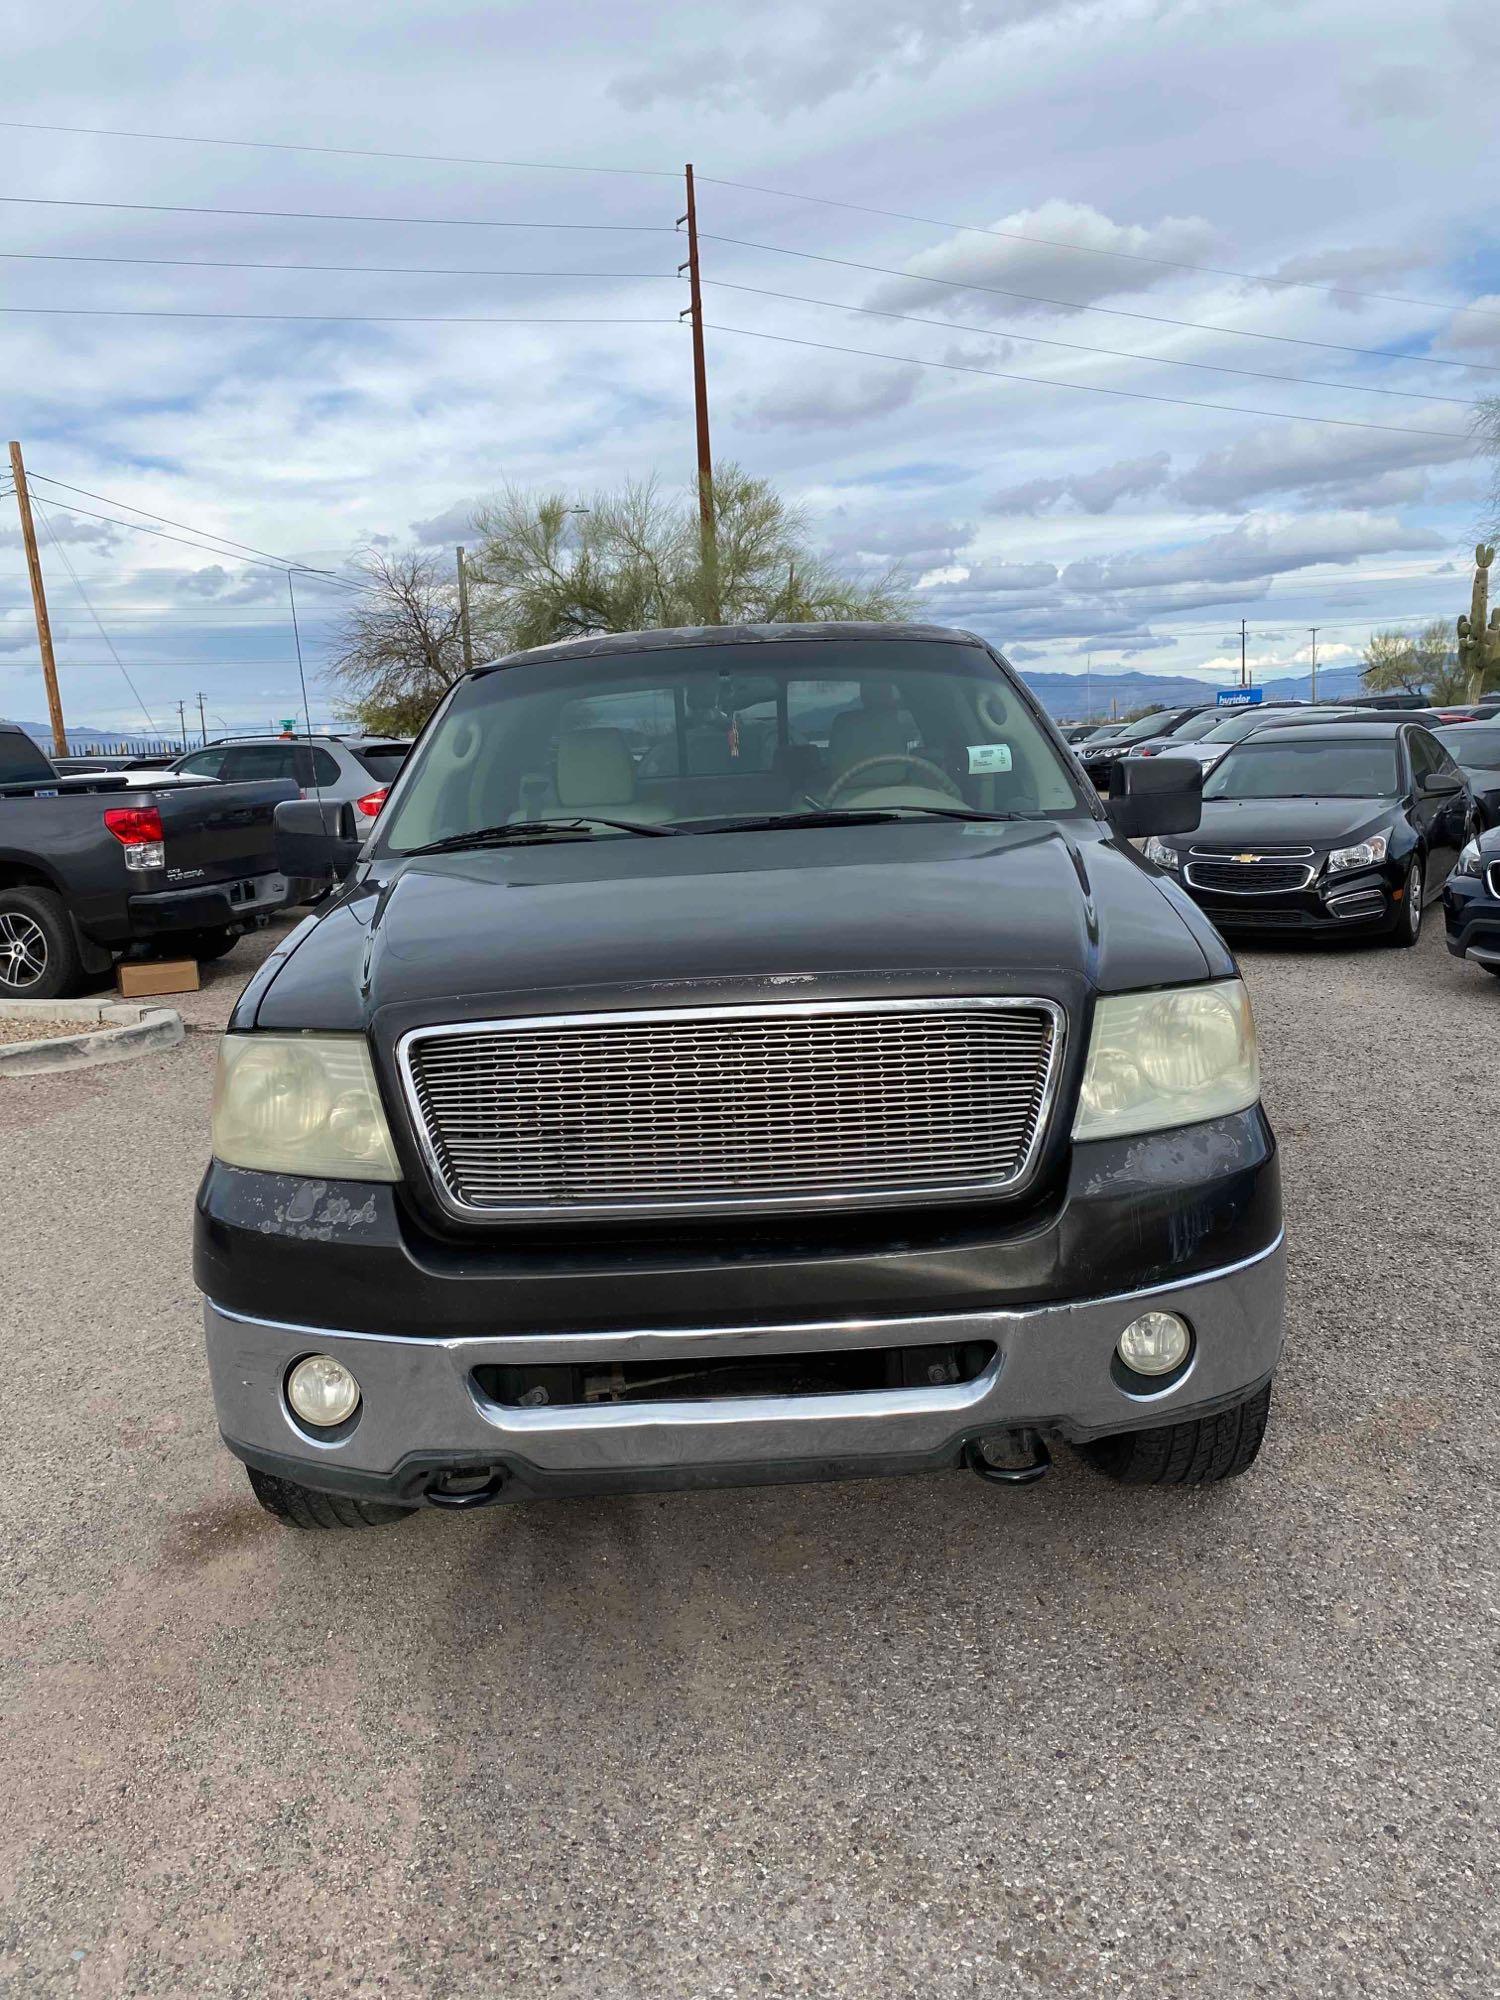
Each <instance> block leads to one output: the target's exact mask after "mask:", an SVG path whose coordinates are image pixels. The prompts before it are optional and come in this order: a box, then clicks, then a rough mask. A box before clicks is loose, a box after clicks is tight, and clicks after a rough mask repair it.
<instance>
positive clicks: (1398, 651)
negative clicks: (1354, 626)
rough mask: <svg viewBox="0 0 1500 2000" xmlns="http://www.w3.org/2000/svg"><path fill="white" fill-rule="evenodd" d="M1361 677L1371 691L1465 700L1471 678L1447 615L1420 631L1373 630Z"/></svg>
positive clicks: (1431, 699) (1444, 700)
mask: <svg viewBox="0 0 1500 2000" xmlns="http://www.w3.org/2000/svg"><path fill="white" fill-rule="evenodd" d="M1360 679H1361V681H1362V682H1363V683H1364V686H1365V687H1366V689H1367V690H1368V691H1369V692H1370V693H1371V694H1393V693H1406V694H1425V695H1426V696H1427V698H1428V699H1429V700H1430V701H1435V702H1449V701H1462V700H1464V698H1465V692H1466V688H1467V679H1466V676H1465V674H1464V672H1463V670H1462V668H1461V667H1460V665H1459V662H1458V651H1457V645H1456V642H1455V638H1454V634H1453V632H1452V630H1451V628H1450V627H1449V625H1448V622H1447V620H1446V619H1443V618H1434V619H1433V620H1432V622H1431V624H1429V625H1424V626H1423V627H1422V629H1421V631H1420V632H1397V631H1387V632H1372V633H1371V634H1370V639H1369V644H1368V645H1367V646H1366V647H1365V659H1364V665H1363V667H1362V668H1361V669H1360Z"/></svg>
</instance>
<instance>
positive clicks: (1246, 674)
mask: <svg viewBox="0 0 1500 2000" xmlns="http://www.w3.org/2000/svg"><path fill="white" fill-rule="evenodd" d="M1249 685H1250V670H1249V668H1248V667H1247V666H1246V665H1245V621H1244V619H1243V618H1242V619H1241V620H1240V686H1241V687H1242V688H1247V687H1249Z"/></svg>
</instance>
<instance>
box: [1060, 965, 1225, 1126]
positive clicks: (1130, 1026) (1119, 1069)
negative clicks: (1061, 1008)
mask: <svg viewBox="0 0 1500 2000" xmlns="http://www.w3.org/2000/svg"><path fill="white" fill-rule="evenodd" d="M1259 1097H1260V1062H1259V1059H1258V1057H1257V1055H1256V1050H1255V1023H1254V1021H1253V1020H1252V1019H1251V1015H1250V997H1249V995H1248V994H1247V993H1246V991H1245V988H1244V985H1243V983H1242V982H1241V981H1240V980H1238V979H1224V980H1220V981H1218V982H1217V983H1216V984H1214V985H1212V986H1179V987H1174V988H1169V989H1168V990H1167V991H1166V992H1164V993H1121V994H1111V995H1109V996H1107V997H1106V998H1104V999H1101V1000H1100V1001H1099V1002H1098V1004H1097V1005H1096V1006H1095V1008H1094V1032H1093V1036H1092V1039H1091V1040H1090V1042H1089V1054H1088V1062H1087V1064H1086V1065H1085V1067H1084V1073H1083V1090H1082V1092H1081V1094H1080V1096H1079V1100H1078V1116H1077V1118H1076V1119H1075V1120H1074V1122H1073V1137H1074V1138H1075V1139H1117V1138H1120V1137H1122V1136H1123V1135H1125V1134H1126V1133H1129V1132H1157V1131H1161V1130H1162V1129H1164V1128H1165V1127H1167V1126H1172V1125H1196V1124H1200V1123H1201V1122H1202V1121H1203V1120H1204V1119H1205V1118H1223V1117H1225V1116H1227V1114H1228V1113H1230V1112H1231V1111H1244V1110H1246V1109H1248V1107H1249V1106H1250V1105H1252V1104H1254V1103H1256V1102H1257V1100H1258V1099H1259Z"/></svg>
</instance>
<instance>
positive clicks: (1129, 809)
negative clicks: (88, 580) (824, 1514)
mask: <svg viewBox="0 0 1500 2000" xmlns="http://www.w3.org/2000/svg"><path fill="white" fill-rule="evenodd" d="M1111 784H1112V787H1113V793H1114V795H1113V796H1112V797H1111V798H1110V800H1109V802H1108V805H1107V806H1106V804H1105V803H1103V802H1102V801H1100V800H1099V798H1098V797H1097V796H1096V794H1095V792H1094V789H1093V787H1092V786H1091V785H1090V784H1089V783H1088V782H1087V780H1086V779H1085V778H1084V777H1083V775H1082V773H1081V772H1080V771H1079V769H1078V766H1077V764H1076V762H1075V761H1074V759H1073V758H1072V757H1071V756H1070V755H1069V754H1068V752H1067V751H1066V749H1065V748H1064V746H1063V744H1062V741H1061V739H1060V738H1059V736H1058V735H1057V732H1056V730H1055V729H1054V728H1053V727H1052V725H1051V724H1050V723H1049V722H1048V720H1047V719H1046V717H1045V715H1044V714H1043V713H1042V712H1041V710H1040V709H1039V708H1038V707H1037V705H1036V703H1035V702H1034V701H1033V699H1032V697H1031V696H1030V694H1029V693H1028V692H1027V690H1026V689H1025V688H1024V686H1023V685H1022V684H1021V683H1020V682H1019V680H1018V679H1017V678H1016V677H1015V676H1014V674H1013V673H1012V672H1011V670H1010V668H1009V667H1008V666H1007V665H1006V663H1005V661H1004V660H1003V659H1001V658H1000V656H999V655H997V654H996V653H995V652H993V651H992V650H991V649H990V648H989V647H988V646H987V645H986V644H985V643H984V642H983V641H982V640H980V639H977V638H975V637H973V636H972V635H970V634H968V633H964V632H953V631H946V630H943V629H940V628H936V627H922V626H901V625H892V626H848V625H830V626H752V627H741V628H724V629H716V630H712V631H685V632H648V633H639V634H635V635H613V636H611V637H608V638H597V639H585V640H579V641H574V642H571V643H568V644H564V645H559V646H552V647H547V648H544V649H542V650H540V651H538V652H534V653H528V654H519V655H515V656H513V657H511V658H508V659H504V660H501V661H498V662H496V663H495V664H494V665H492V666H488V667H484V668H480V669H477V670H476V671H475V672H473V673H472V674H469V675H467V676H465V677H464V678H463V679H461V680H460V681H459V682H458V683H457V684H456V685H455V687H454V688H453V689H452V690H451V691H450V692H449V694H448V695H447V696H446V697H445V698H444V701H443V704H442V705H441V707H440V708H439V709H438V711H437V713H436V714H435V716H434V717H433V719H432V720H431V721H430V722H429V724H428V726H427V728H426V730H425V731H424V733H423V735H422V737H421V738H420V740H419V742H418V744H417V746H416V748H415V750H414V751H413V753H412V756H411V758H410V760H409V762H408V763H407V764H406V766H405V767H404V768H403V770H402V772H401V774H400V776H399V777H398V778H397V779H396V781H395V784H394V786H393V788H392V791H391V794H390V798H389V802H388V803H387V805H386V807H385V810H384V811H383V812H382V813H381V815H380V817H379V819H378V820H377V821H376V822H375V824H374V827H373V829H371V830H370V831H369V832H368V834H367V835H366V837H365V838H364V839H363V841H362V842H361V841H359V840H358V839H356V838H355V833H354V825H355V822H354V815H353V812H352V810H351V809H350V807H349V806H348V805H347V804H334V803H332V802H326V801H325V802H319V801H315V800H311V799H309V800H298V801H292V802H290V803H288V804H285V805H282V806H280V807H278V809H277V814H276V819H277V828H278V838H279V841H280V847H279V853H280V859H281V866H282V870H283V872H284V873H285V874H287V875H289V876H299V877H309V878H311V877H317V876H319V875H322V876H323V877H324V878H325V879H327V878H328V877H330V876H333V875H337V876H338V877H339V878H340V880H341V881H342V885H343V886H342V887H341V888H340V889H339V891H338V892H337V893H336V894H335V895H334V896H333V897H332V898H331V899H330V900H329V901H328V903H327V904H326V906H325V907H324V909H323V910H322V911H321V912H320V913H319V914H318V915H316V916H314V917H312V918H311V919H309V920H308V922H307V923H305V924H304V925H303V926H302V927H301V928H300V929H299V930H297V931H296V932H294V933H293V934H292V935H291V936H290V937H288V938H287V939H286V940H285V941H284V942H283V943H282V945H281V946H280V947H279V948H278V950H277V951H276V952H274V953H273V954H272V956H271V957H270V958H269V959H268V960H267V961H266V963H265V964H264V966H263V967H262V968H261V969H260V971H259V972H258V973H257V974H256V976H255V978H254V979H253V980H252V982H251V983H250V985H249V986H248V987H247V989H246V991H245V993H244V995H243V996H242V998H241V1000H240V1003H239V1006H238V1008H237V1010H236V1012H235V1014H234V1017H233V1019H232V1020H231V1023H230V1030H229V1033H228V1034H227V1035H226V1036H225V1038H224V1041H223V1044H222V1050H221V1059H220V1060H221V1069H220V1076H219V1085H218V1090H217V1094H216V1100H215V1110H214V1121H213V1156H214V1157H213V1160H212V1162H211V1164H210V1166H209V1169H208V1172H207V1175H206V1177H205V1179H204V1182H203V1185H202V1189H201V1192H200V1195H199V1202H198V1218H197V1233H196V1275H197V1280H198V1284H199V1286H200V1287H201V1289H202V1290H203V1292H204V1293H205V1294H206V1322H207V1333H208V1356H209V1366H210V1370H211V1374H212V1378H213V1384H214V1393H215V1398H216V1402H217V1407H218V1415H219V1424H220V1429H221V1432H222V1434H223V1436H224V1439H225V1441H226V1442H227V1443H228V1445H229V1447H230V1449H231V1450H232V1451H233V1452H235V1453H236V1454H237V1455H238V1456H239V1457H240V1458H241V1459H242V1460H244V1461H245V1463H246V1464H247V1465H248V1467H249V1469H250V1479H251V1483H252V1485H253V1487H254V1489H255V1492H256V1494H257V1495H258V1496H259V1498H260V1500H261V1503H262V1504H263V1505H264V1506H265V1507H267V1508H268V1509H269V1510H270V1511H271V1512H272V1513H274V1514H276V1515H278V1516H280V1517H281V1518H282V1519H283V1520H286V1521H289V1522H291V1523H293V1524H294V1525H296V1526H298V1527H305V1528H312V1527H358V1526H361V1525H365V1524H370V1523H373V1522H376V1521H380V1520H390V1519H393V1518H395V1517H396V1516H398V1515H399V1514H401V1513H403V1512H406V1511H409V1510H411V1509H412V1508H415V1507H419V1506H431V1507H438V1508H468V1507H473V1506H479V1505H483V1504H485V1503H487V1502H489V1501H493V1500H502V1501H505V1500H520V1499H526V1498H531V1497H537V1496H543V1495H549V1494H565V1493H580V1492H605V1493H611V1492H630V1491H640V1490H650V1489H654V1488H662V1487H671V1486H682V1485H705V1484H707V1485H733V1484H743V1483H747V1482H755V1481H762V1480H778V1479H780V1480H786V1479H790V1480H797V1479H823V1478H831V1477H838V1476H847V1475H859V1476H864V1475H869V1474H873V1473H877V1472H879V1473H886V1472H911V1471H922V1470H936V1469H941V1468H944V1467H950V1466H959V1465H964V1466H967V1467H968V1468H969V1469H970V1470H971V1471H973V1472H976V1473H978V1474H979V1475H980V1476H981V1477H982V1478H985V1479H988V1480H998V1481H1012V1480H1025V1479H1032V1478H1035V1477H1037V1476H1038V1474H1039V1473H1040V1472H1041V1471H1042V1470H1043V1469H1044V1468H1045V1466H1046V1464H1047V1453H1048V1444H1049V1441H1050V1440H1055V1439H1059V1438H1061V1439H1063V1440H1065V1441H1067V1442H1069V1443H1071V1444H1074V1445H1077V1446H1079V1447H1081V1448H1082V1449H1083V1451H1084V1452H1085V1454H1086V1455H1087V1456H1088V1457H1089V1458H1090V1459H1091V1460H1092V1462H1093V1463H1094V1464H1095V1465H1096V1466H1097V1467H1098V1468H1099V1469H1100V1470H1101V1471H1103V1472H1104V1473H1105V1474H1107V1475H1110V1476H1113V1477H1115V1478H1118V1479H1122V1480H1125V1481H1128V1482H1135V1483H1142V1482H1150V1483H1164V1484H1174V1485H1175V1484H1184V1483H1198V1482H1202V1481H1207V1480H1217V1479H1223V1478H1226V1477H1228V1476H1230V1475H1232V1474H1235V1473H1238V1472H1242V1471H1243V1470H1244V1469H1245V1468H1246V1467H1247V1466H1248V1465H1249V1464H1250V1463H1251V1461H1252V1460H1253V1459H1254V1457H1255V1455H1256V1451H1257V1449H1258V1447H1259V1444H1260V1439H1261V1434H1262V1431H1263V1430H1264V1427H1265V1423H1266V1412H1267V1407H1268V1401H1269V1394H1270V1379H1271V1374H1272V1371H1273V1369H1274V1368H1275V1365H1276V1360H1277V1356H1278V1354H1279V1352H1280V1348H1281V1339H1282V1257H1283V1249H1282V1221H1281V1196H1280V1188H1279V1183H1278V1177H1277V1160H1276V1147H1275V1142H1274V1140H1273V1138H1272V1135H1271V1131H1270V1127H1269V1126H1268V1124H1267V1122H1266V1118H1265V1114H1264V1112H1263V1111H1262V1109H1261V1104H1260V1085H1259V1072H1258V1067H1257V1057H1256V1044H1255V1031H1254V1027H1253V1024H1252V1022H1251V1018H1250V1010H1249V1005H1248V1002H1247V1000H1246V996H1245V989H1244V987H1243V985H1242V984H1241V982H1240V980H1239V978H1238V977H1237V973H1236V967H1235V963H1234V960H1233V958H1232V957H1231V956H1230V953H1229V951H1228V950H1227V949H1226V947H1225V945H1224V943H1223V940H1222V939H1221V938H1220V937H1219V935H1218V933H1217V931H1215V930H1214V928H1213V926H1212V925H1211V923H1210V922H1209V921H1208V919H1207V918H1206V917H1205V916H1204V915H1203V913H1202V912H1201V911H1200V910H1199V909H1198V908H1197V907H1196V905H1195V904H1194V902H1193V901H1192V899H1191V898H1190V897H1188V896H1187V895H1185V894H1184V893H1183V891H1182V890H1181V888H1180V887H1179V886H1178V884H1177V883H1176V882H1174V881H1172V880H1170V879H1168V878H1167V877H1166V876H1165V875H1164V874H1163V873H1162V872H1161V871H1159V870H1157V869H1155V868H1153V867H1151V866H1150V864H1149V863H1147V862H1145V861H1144V860H1143V859H1142V858H1141V856H1140V855H1139V854H1137V853H1136V851H1135V849H1134V848H1133V846H1132V845H1131V841H1132V839H1136V838H1141V837H1143V836H1145V835H1148V834H1152V833H1161V832H1164V831H1168V830H1186V829H1188V828H1190V827H1191V826H1192V825H1194V824H1195V823H1196V821H1197V817H1198V813H1199V792H1200V786H1201V779H1200V776H1199V769H1198V766H1197V764H1196V763H1193V762H1191V761H1189V760H1185V759H1184V760H1179V761H1177V762H1175V763H1174V762H1172V761H1171V760H1169V759H1166V758H1159V759H1151V760H1141V761H1139V762H1137V761H1136V760H1130V761H1128V762H1124V763H1122V765H1121V767H1120V768H1119V769H1118V771H1117V772H1116V773H1115V774H1114V776H1113V777H1112V779H1111Z"/></svg>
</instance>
